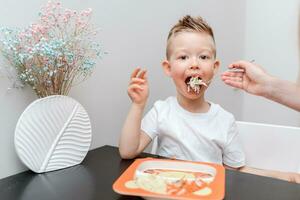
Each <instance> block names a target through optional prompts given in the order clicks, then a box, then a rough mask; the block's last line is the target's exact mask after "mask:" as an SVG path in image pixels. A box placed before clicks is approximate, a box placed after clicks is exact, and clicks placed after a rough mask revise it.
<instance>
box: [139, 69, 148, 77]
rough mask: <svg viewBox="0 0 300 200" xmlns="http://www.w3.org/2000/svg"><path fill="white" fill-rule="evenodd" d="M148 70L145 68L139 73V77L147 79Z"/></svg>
mask: <svg viewBox="0 0 300 200" xmlns="http://www.w3.org/2000/svg"><path fill="white" fill-rule="evenodd" d="M146 74H147V70H143V71H142V72H141V74H140V75H139V77H140V78H141V79H146V78H147V75H146Z"/></svg>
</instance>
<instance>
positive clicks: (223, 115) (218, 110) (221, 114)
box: [210, 102, 235, 121]
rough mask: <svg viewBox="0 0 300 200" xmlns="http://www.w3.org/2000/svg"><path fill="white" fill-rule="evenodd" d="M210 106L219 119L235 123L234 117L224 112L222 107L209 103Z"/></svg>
mask: <svg viewBox="0 0 300 200" xmlns="http://www.w3.org/2000/svg"><path fill="white" fill-rule="evenodd" d="M210 104H211V106H212V107H214V109H215V110H216V113H217V115H218V116H219V117H220V118H223V119H228V120H233V121H235V118H234V115H233V114H232V113H231V112H229V111H227V110H225V109H224V108H223V107H222V106H220V105H219V104H215V103H213V102H210Z"/></svg>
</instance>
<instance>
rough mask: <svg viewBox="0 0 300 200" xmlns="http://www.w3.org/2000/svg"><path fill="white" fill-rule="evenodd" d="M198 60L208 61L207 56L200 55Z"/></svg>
mask: <svg viewBox="0 0 300 200" xmlns="http://www.w3.org/2000/svg"><path fill="white" fill-rule="evenodd" d="M200 58H201V59H202V60H207V59H209V56H206V55H201V56H200Z"/></svg>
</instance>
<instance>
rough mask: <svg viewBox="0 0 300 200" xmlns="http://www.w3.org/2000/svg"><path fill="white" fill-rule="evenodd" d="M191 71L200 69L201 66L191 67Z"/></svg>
mask: <svg viewBox="0 0 300 200" xmlns="http://www.w3.org/2000/svg"><path fill="white" fill-rule="evenodd" d="M190 69H192V70H197V69H199V65H191V66H190Z"/></svg>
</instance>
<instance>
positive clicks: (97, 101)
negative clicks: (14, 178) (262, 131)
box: [0, 0, 245, 178]
mask: <svg viewBox="0 0 300 200" xmlns="http://www.w3.org/2000/svg"><path fill="white" fill-rule="evenodd" d="M45 2H46V0H43V1H41V0H30V1H19V0H10V1H6V0H0V4H1V7H0V13H1V14H0V15H1V17H0V25H4V26H15V27H24V26H26V25H27V24H29V23H30V22H32V21H33V20H34V19H35V18H36V16H37V12H38V10H39V8H40V7H41V5H43V3H45ZM62 3H63V6H65V7H70V8H73V9H83V8H88V7H91V8H92V9H93V10H94V22H95V23H96V24H98V25H99V26H101V28H102V31H101V33H100V36H99V40H100V41H102V44H103V46H104V47H105V50H106V51H108V53H109V54H108V55H106V56H105V57H104V58H103V60H101V61H99V62H98V64H97V69H96V70H95V71H94V73H93V75H92V77H90V79H88V80H87V81H86V82H84V83H82V84H81V85H79V86H77V87H74V88H73V89H72V91H71V93H70V96H71V97H74V98H75V99H77V100H78V101H79V102H80V103H81V104H82V105H83V106H84V107H85V108H86V109H87V111H88V112H89V114H90V118H91V120H92V128H93V142H92V148H96V147H99V146H102V145H104V144H110V145H117V143H118V137H119V133H120V130H121V127H122V123H123V121H124V119H125V116H126V114H127V111H128V109H129V105H130V101H129V98H128V97H127V94H126V88H127V85H128V79H129V75H130V73H131V71H132V70H133V69H134V67H136V66H143V67H145V68H147V69H148V71H149V82H150V98H149V103H148V107H147V108H148V109H149V108H150V106H151V105H152V104H153V102H154V101H155V100H157V99H164V98H166V97H167V96H169V95H174V94H175V93H174V92H175V89H174V87H173V84H172V82H171V80H169V79H167V78H166V77H165V76H164V74H163V72H162V70H161V67H160V62H161V61H162V59H163V58H164V54H165V41H166V37H167V33H168V31H169V29H170V27H171V26H172V25H173V24H174V23H175V22H176V21H177V20H178V19H179V18H180V17H181V16H183V15H185V14H191V15H201V16H203V17H204V18H205V19H206V20H207V21H208V22H209V23H210V24H211V25H212V27H213V28H214V30H215V36H216V42H217V48H218V56H219V58H220V60H221V63H222V68H221V71H223V70H224V69H225V66H226V65H227V64H228V63H229V62H231V61H232V60H235V59H239V58H240V57H242V56H243V55H244V35H245V34H244V33H245V27H244V22H245V1H240V0H227V1H218V0H189V1H179V0H178V1H174V0H164V1H160V0H152V1H146V0H144V1H142V0H112V1H103V0H99V1H92V0H84V1H82V0H76V1H75V0H64V1H62ZM125 8H126V9H125ZM8 87H9V81H8V80H7V79H6V78H4V77H1V78H0V112H1V113H0V157H1V159H0V178H2V177H6V176H9V175H12V174H15V173H17V172H20V171H22V170H24V169H25V168H24V166H22V165H21V164H20V161H19V160H18V158H17V156H16V154H15V152H14V147H13V134H14V127H15V124H16V121H17V119H18V117H19V116H20V114H21V112H22V111H23V110H24V109H25V107H26V106H27V105H28V104H29V103H30V102H32V101H33V100H34V99H35V98H36V97H35V96H34V95H33V93H32V91H31V90H30V88H26V89H24V90H13V91H10V92H9V93H7V92H6V89H7V88H8ZM208 96H209V99H210V100H212V101H214V102H216V103H219V104H221V105H223V107H225V108H226V109H227V110H229V111H231V112H232V113H234V114H235V116H236V118H237V119H241V116H242V110H243V107H242V106H243V104H242V101H243V96H242V93H241V92H238V91H234V90H233V89H230V88H229V87H226V86H225V85H224V84H222V83H221V82H220V80H219V76H217V77H216V81H215V83H214V84H213V85H212V88H210V89H209V95H208ZM233 102H238V103H233Z"/></svg>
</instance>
